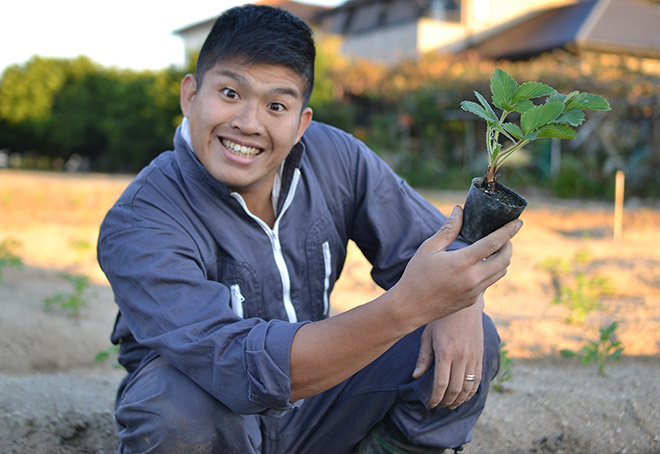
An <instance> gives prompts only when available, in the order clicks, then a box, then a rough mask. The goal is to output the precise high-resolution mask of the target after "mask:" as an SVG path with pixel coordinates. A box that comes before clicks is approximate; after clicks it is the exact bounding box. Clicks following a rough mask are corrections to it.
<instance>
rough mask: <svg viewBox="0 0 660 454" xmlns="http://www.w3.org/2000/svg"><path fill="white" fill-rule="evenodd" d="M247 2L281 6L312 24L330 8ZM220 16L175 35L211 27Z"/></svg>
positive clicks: (275, 0) (286, 1)
mask: <svg viewBox="0 0 660 454" xmlns="http://www.w3.org/2000/svg"><path fill="white" fill-rule="evenodd" d="M247 3H255V4H257V5H270V6H273V7H275V8H281V9H283V10H286V11H288V12H290V13H292V14H293V15H295V16H297V17H299V18H300V19H302V20H304V21H305V22H306V23H308V24H310V25H317V24H318V23H319V18H320V14H321V13H322V12H324V11H327V10H329V9H330V8H329V7H327V6H321V5H311V4H307V3H299V2H296V1H292V0H261V1H257V2H247ZM218 16H219V14H218ZM218 16H214V17H211V18H208V19H205V20H202V21H199V22H196V23H194V24H190V25H186V26H185V27H181V28H179V29H177V30H174V32H173V33H174V34H175V35H181V34H183V33H185V32H187V31H189V30H192V29H195V28H198V27H200V28H203V29H206V28H210V27H211V26H213V23H214V22H215V21H216V19H217V18H218Z"/></svg>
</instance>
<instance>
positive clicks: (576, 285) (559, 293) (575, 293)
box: [539, 251, 614, 323]
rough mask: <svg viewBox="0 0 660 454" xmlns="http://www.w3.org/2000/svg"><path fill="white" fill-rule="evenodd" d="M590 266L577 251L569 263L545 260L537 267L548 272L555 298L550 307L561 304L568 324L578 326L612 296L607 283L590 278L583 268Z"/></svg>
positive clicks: (597, 277) (599, 277)
mask: <svg viewBox="0 0 660 454" xmlns="http://www.w3.org/2000/svg"><path fill="white" fill-rule="evenodd" d="M591 262H592V259H591V255H590V254H589V252H588V251H578V252H577V253H575V255H574V256H573V258H572V259H571V260H570V261H569V260H566V259H563V258H555V257H549V258H547V259H545V260H544V261H543V262H542V263H541V264H540V265H539V266H540V268H541V269H544V270H546V271H548V272H549V273H550V275H551V277H552V284H553V286H554V288H555V292H556V296H555V297H554V298H553V300H552V301H551V304H561V305H563V306H565V307H566V308H567V309H568V310H569V315H568V317H567V319H566V321H567V322H568V323H581V322H583V321H584V319H585V318H586V317H587V315H588V314H590V313H591V312H593V311H595V310H598V309H601V308H602V303H601V299H602V298H603V297H605V296H609V295H611V294H613V293H614V286H613V284H612V282H611V281H610V279H608V278H607V277H605V276H602V275H599V274H598V275H594V276H590V275H588V274H587V271H586V267H587V266H588V265H589V264H590V263H591Z"/></svg>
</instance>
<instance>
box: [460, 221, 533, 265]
mask: <svg viewBox="0 0 660 454" xmlns="http://www.w3.org/2000/svg"><path fill="white" fill-rule="evenodd" d="M520 227H522V221H521V220H520V219H516V220H515V221H511V222H509V223H508V224H506V225H504V226H503V227H501V228H499V229H497V230H495V231H494V232H493V233H491V234H490V235H487V236H485V237H483V238H482V239H480V240H479V241H477V242H476V243H474V244H472V245H471V246H469V247H467V248H465V250H466V252H467V251H469V258H470V260H471V261H472V263H477V262H479V261H481V260H483V259H484V258H487V257H490V256H492V255H493V254H495V253H496V252H498V251H499V250H500V249H502V247H504V246H505V245H506V244H507V243H508V242H509V241H510V240H511V238H513V237H514V236H515V235H516V233H518V231H519V230H520Z"/></svg>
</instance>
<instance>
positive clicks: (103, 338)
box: [0, 170, 660, 454]
mask: <svg viewBox="0 0 660 454" xmlns="http://www.w3.org/2000/svg"><path fill="white" fill-rule="evenodd" d="M129 181H130V177H123V176H112V177H111V176H106V175H67V174H54V173H38V172H16V171H9V170H0V244H1V243H3V242H4V241H7V240H12V241H16V242H18V243H19V245H18V246H17V247H15V249H14V251H15V253H16V255H18V256H19V257H20V258H21V259H22V262H23V266H22V267H21V268H12V267H2V268H0V272H1V273H2V280H1V281H0V305H1V308H2V310H1V311H0V453H2V454H5V453H6V454H8V453H21V454H23V453H35V454H38V453H48V454H61V453H111V452H116V449H117V444H116V429H115V426H114V422H113V414H112V406H113V401H114V394H115V391H116V388H117V385H118V383H119V381H120V380H121V377H122V376H123V373H122V371H121V370H120V369H116V368H114V367H113V362H114V357H113V356H112V355H111V357H110V358H109V359H107V360H106V361H103V362H95V361H94V358H95V356H96V355H97V353H98V352H99V351H102V350H105V349H107V348H108V347H110V341H109V336H110V331H111V329H112V325H113V322H114V317H115V311H116V309H115V306H114V303H113V297H112V291H111V290H110V288H109V286H108V284H107V281H106V280H105V277H104V276H103V273H102V272H101V271H100V270H99V269H98V265H97V264H96V259H95V244H96V236H97V234H98V226H99V224H100V222H101V219H102V218H103V216H104V214H105V212H106V211H107V209H108V208H109V207H110V206H111V204H112V203H113V202H114V200H115V199H116V198H117V197H118V196H119V194H120V193H121V191H122V190H123V188H124V187H125V186H126V185H127V184H128V182H129ZM426 195H427V196H428V197H429V199H430V200H432V201H433V202H434V203H436V204H437V205H438V206H439V207H440V208H441V209H442V210H443V211H445V212H448V211H449V210H450V209H451V207H452V205H454V204H462V203H463V201H464V197H465V193H451V192H443V193H428V194H426ZM525 195H526V197H527V198H528V200H529V207H528V208H527V210H526V211H525V212H524V213H523V216H522V219H523V221H524V223H525V225H524V227H523V229H522V230H521V232H520V233H519V235H518V236H517V237H516V238H515V239H514V257H513V261H512V263H511V266H510V268H509V272H508V275H507V276H506V277H505V278H504V279H503V280H502V281H500V282H499V283H497V284H496V285H495V286H494V287H492V288H491V289H489V290H488V291H487V293H486V305H487V308H486V310H487V312H488V313H489V314H490V315H491V316H492V318H493V319H494V321H495V323H496V325H497V326H498V329H499V332H500V335H501V337H502V340H503V342H505V348H506V350H507V352H508V353H507V357H508V358H509V359H510V360H511V361H512V364H511V366H510V368H511V378H510V379H509V380H507V381H504V382H502V383H499V384H500V385H501V387H502V388H503V390H502V391H501V392H496V391H492V392H491V395H490V396H491V397H490V398H489V401H488V404H487V406H486V410H485V412H484V414H483V416H482V418H481V419H480V420H479V422H478V424H477V426H476V427H475V429H474V439H473V442H472V443H470V444H468V445H467V446H466V447H465V450H464V451H463V452H464V453H594V454H595V453H598V454H602V453H645V454H646V453H649V454H650V453H660V380H658V377H660V356H659V353H660V247H658V244H659V243H660V207H659V206H658V205H657V204H649V203H641V202H638V201H634V200H629V201H627V205H626V209H625V214H624V224H623V238H622V239H620V240H614V239H613V238H612V231H613V226H612V222H613V209H612V206H611V205H610V204H607V203H605V204H603V203H586V202H582V201H571V202H567V201H558V200H552V199H546V198H543V197H540V196H538V195H535V194H533V193H532V194H525ZM0 250H1V249H0ZM580 257H581V258H582V259H583V260H581V261H580ZM585 257H586V258H585ZM553 260H554V261H555V263H556V262H558V261H561V262H562V263H564V266H565V267H568V268H569V271H568V272H565V274H564V275H562V276H561V277H558V278H555V279H553V276H552V274H551V273H550V271H548V269H549V268H548V267H547V266H545V265H547V263H549V262H550V261H553ZM544 264H545V265H544ZM580 273H581V274H582V275H583V276H585V278H583V281H582V282H583V284H584V282H586V280H584V279H586V278H593V277H596V276H599V277H600V278H601V281H599V282H601V284H599V285H596V286H595V287H596V288H598V289H605V287H608V288H609V291H608V292H605V293H604V294H603V295H601V296H599V297H598V298H597V299H598V301H600V303H601V307H600V308H598V309H596V310H594V311H593V312H590V313H588V314H587V315H586V317H585V318H584V320H583V321H577V322H573V323H569V322H567V318H568V317H569V315H571V312H570V311H569V310H568V309H567V307H566V306H565V305H561V304H553V303H552V301H553V299H554V298H555V296H556V295H557V289H558V288H559V286H560V285H565V286H566V288H568V289H573V290H574V295H575V294H577V289H578V287H579V286H578V283H577V281H574V280H573V279H574V278H575V277H576V276H577V275H578V274H580ZM76 275H84V276H88V277H89V278H90V282H89V285H87V286H84V289H83V290H84V291H83V292H82V293H81V295H80V300H82V301H84V302H85V305H84V306H83V307H82V308H81V309H80V311H79V314H78V315H77V316H74V315H73V314H72V313H71V312H70V311H67V310H65V309H63V308H61V307H59V306H58V305H54V306H52V307H51V309H50V310H45V308H44V300H45V299H47V298H50V297H53V296H55V295H58V294H60V295H63V296H71V295H73V294H74V293H75V292H74V287H73V285H72V282H71V279H72V277H73V276H76ZM602 282H605V283H606V285H605V284H602ZM581 288H582V289H585V288H586V286H584V285H583V287H581ZM379 293H380V290H379V289H378V288H376V287H375V286H374V284H373V283H371V281H370V280H369V266H368V264H367V263H366V262H365V261H364V259H363V258H362V257H361V255H360V252H359V251H358V250H357V248H355V247H354V246H352V245H351V247H350V249H349V261H348V262H347V264H346V266H345V269H344V273H343V275H342V278H341V279H340V281H339V282H338V283H337V285H336V287H335V291H334V293H333V297H332V301H331V302H332V305H333V309H334V310H335V311H343V310H346V309H349V308H350V307H353V306H355V305H356V304H361V303H363V302H365V301H369V300H370V299H373V298H374V297H375V296H377V295H378V294H379ZM614 321H616V322H618V327H617V328H616V331H615V333H614V334H615V338H616V340H617V341H619V342H621V346H622V347H623V349H624V350H623V358H622V359H621V360H619V361H613V362H609V363H607V364H606V365H605V375H604V376H601V375H600V374H599V373H598V368H597V366H596V365H594V364H591V365H587V366H584V365H581V364H580V362H579V361H578V360H569V359H564V358H562V357H561V356H560V355H559V350H561V349H571V350H574V351H579V350H580V349H581V348H582V347H583V346H584V345H586V344H587V343H588V342H589V341H597V340H598V339H599V329H600V328H603V327H605V326H608V325H609V324H610V323H612V322H614ZM318 453H319V454H324V453H325V452H324V451H323V448H322V447H319V451H318Z"/></svg>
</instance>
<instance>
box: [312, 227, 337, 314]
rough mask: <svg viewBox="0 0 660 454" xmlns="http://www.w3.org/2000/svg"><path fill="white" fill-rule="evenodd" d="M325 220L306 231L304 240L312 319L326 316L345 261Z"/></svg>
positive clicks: (333, 232)
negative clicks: (331, 294)
mask: <svg viewBox="0 0 660 454" xmlns="http://www.w3.org/2000/svg"><path fill="white" fill-rule="evenodd" d="M330 227H331V225H330V224H329V223H328V222H327V221H325V220H319V221H317V222H316V223H315V224H314V225H313V226H312V228H311V229H310V230H309V231H308V234H307V238H306V241H305V253H306V259H307V265H308V266H307V280H308V283H309V298H310V301H312V302H313V304H312V314H311V316H312V319H314V320H320V319H324V318H327V317H328V314H329V312H330V293H331V292H332V289H333V287H334V284H335V282H336V281H337V277H338V273H339V271H340V270H341V266H342V264H343V263H344V259H345V258H346V250H345V248H344V247H343V245H342V243H341V241H340V239H339V236H338V235H337V233H336V232H335V231H334V229H332V228H330Z"/></svg>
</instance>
